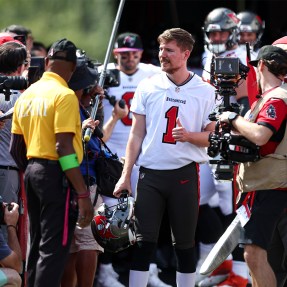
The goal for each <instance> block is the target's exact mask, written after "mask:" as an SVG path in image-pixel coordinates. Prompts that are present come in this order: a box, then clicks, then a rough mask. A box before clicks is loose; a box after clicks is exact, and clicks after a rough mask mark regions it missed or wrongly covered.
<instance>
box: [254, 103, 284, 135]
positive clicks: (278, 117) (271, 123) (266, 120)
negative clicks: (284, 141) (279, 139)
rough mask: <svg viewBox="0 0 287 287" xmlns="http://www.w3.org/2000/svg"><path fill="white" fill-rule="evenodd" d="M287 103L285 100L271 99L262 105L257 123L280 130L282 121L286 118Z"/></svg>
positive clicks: (274, 130)
mask: <svg viewBox="0 0 287 287" xmlns="http://www.w3.org/2000/svg"><path fill="white" fill-rule="evenodd" d="M286 114H287V105H286V104H285V102H284V101H283V100H280V99H270V100H269V101H267V102H266V103H265V104H264V106H263V107H262V109H261V111H260V113H259V115H258V117H257V120H256V123H257V124H259V125H263V126H266V127H268V128H270V129H271V130H272V131H273V132H276V131H278V130H279V128H280V126H281V124H282V122H283V121H284V120H286Z"/></svg>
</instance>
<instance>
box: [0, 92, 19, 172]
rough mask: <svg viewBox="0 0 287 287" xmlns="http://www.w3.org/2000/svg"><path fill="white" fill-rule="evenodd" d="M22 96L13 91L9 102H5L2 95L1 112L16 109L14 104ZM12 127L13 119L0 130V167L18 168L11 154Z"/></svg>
mask: <svg viewBox="0 0 287 287" xmlns="http://www.w3.org/2000/svg"><path fill="white" fill-rule="evenodd" d="M20 95H21V93H20V92H19V91H15V90H11V95H10V99H9V101H5V95H4V94H2V93H1V94H0V110H2V111H3V112H7V111H8V110H9V109H11V108H12V107H14V104H15V102H16V100H17V99H18V98H19V97H20ZM11 125H12V119H7V120H6V122H5V126H4V128H3V129H1V130H0V165H3V166H13V167H17V165H16V163H15V161H14V160H13V158H12V156H11V155H10V152H9V146H10V139H11Z"/></svg>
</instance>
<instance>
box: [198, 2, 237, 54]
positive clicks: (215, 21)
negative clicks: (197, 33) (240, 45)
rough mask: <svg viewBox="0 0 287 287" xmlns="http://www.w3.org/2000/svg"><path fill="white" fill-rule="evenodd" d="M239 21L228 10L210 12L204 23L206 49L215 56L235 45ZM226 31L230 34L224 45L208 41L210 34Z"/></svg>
mask: <svg viewBox="0 0 287 287" xmlns="http://www.w3.org/2000/svg"><path fill="white" fill-rule="evenodd" d="M239 22H240V20H239V19H238V18H237V16H236V14H235V13H234V12H233V11H232V10H230V9H228V8H223V7H222V8H216V9H214V10H212V11H211V12H210V13H209V14H208V15H207V17H206V19H205V21H204V27H203V28H202V29H203V31H204V42H205V45H206V47H207V49H208V50H209V51H210V52H212V53H215V54H220V53H223V52H224V51H226V50H229V49H231V48H232V47H233V46H234V45H236V44H237V40H238V33H239V30H238V24H239ZM218 31H219V32H221V31H228V32H229V33H230V35H229V37H228V39H227V41H226V42H225V43H211V41H210V39H209V33H210V32H218Z"/></svg>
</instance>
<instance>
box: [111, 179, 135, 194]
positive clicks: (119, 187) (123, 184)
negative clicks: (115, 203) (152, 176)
mask: <svg viewBox="0 0 287 287" xmlns="http://www.w3.org/2000/svg"><path fill="white" fill-rule="evenodd" d="M123 190H127V191H128V194H129V196H130V195H131V194H132V188H131V182H130V179H128V178H126V177H125V176H123V175H122V176H121V177H120V179H119V181H118V182H117V184H116V186H115V189H114V192H113V194H114V196H115V197H117V198H119V197H120V196H121V194H122V191H123Z"/></svg>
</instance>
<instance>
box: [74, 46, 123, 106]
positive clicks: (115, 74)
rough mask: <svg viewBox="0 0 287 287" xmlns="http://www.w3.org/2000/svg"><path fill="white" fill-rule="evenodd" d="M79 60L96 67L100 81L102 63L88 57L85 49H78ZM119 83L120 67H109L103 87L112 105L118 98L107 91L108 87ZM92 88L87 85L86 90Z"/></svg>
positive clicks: (88, 90) (116, 85)
mask: <svg viewBox="0 0 287 287" xmlns="http://www.w3.org/2000/svg"><path fill="white" fill-rule="evenodd" d="M77 60H78V61H83V62H85V63H86V65H87V66H88V67H89V68H92V69H94V70H95V71H96V72H97V74H98V77H97V82H99V79H100V77H101V71H100V69H99V66H101V64H100V63H97V62H93V61H92V60H90V59H89V58H88V57H87V55H86V52H85V51H83V50H77ZM119 85H120V71H119V70H118V69H107V70H106V75H105V81H104V85H103V89H104V90H105V98H106V99H107V100H108V101H109V103H110V104H111V105H112V106H114V105H115V104H116V98H115V96H110V95H109V94H108V93H107V91H106V89H108V88H112V87H118V86H119ZM91 88H92V87H87V88H86V89H85V91H84V92H85V93H86V94H88V93H89V92H90V90H91ZM124 104H125V103H124ZM124 104H123V108H124Z"/></svg>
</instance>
